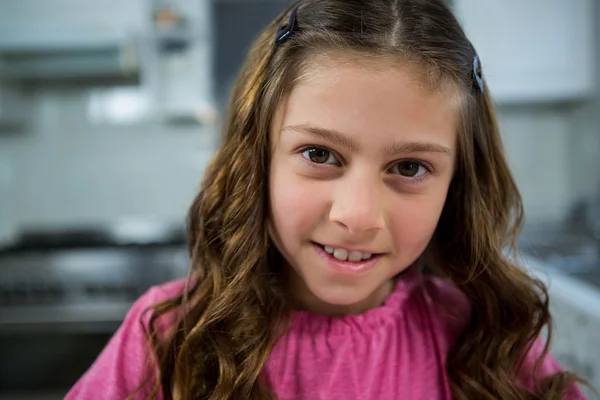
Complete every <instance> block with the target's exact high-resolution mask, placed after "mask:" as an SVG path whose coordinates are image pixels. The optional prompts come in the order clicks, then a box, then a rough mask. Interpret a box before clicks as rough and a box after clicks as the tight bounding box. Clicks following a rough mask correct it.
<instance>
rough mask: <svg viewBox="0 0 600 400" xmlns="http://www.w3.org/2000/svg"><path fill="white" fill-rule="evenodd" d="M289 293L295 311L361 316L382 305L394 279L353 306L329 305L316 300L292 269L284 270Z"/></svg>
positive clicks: (392, 286)
mask: <svg viewBox="0 0 600 400" xmlns="http://www.w3.org/2000/svg"><path fill="white" fill-rule="evenodd" d="M286 269H287V271H289V273H287V274H286V275H288V276H287V277H286V282H287V286H288V287H289V292H290V293H291V295H292V306H293V308H294V309H297V310H304V311H309V312H312V313H315V314H320V315H324V316H327V317H344V316H347V315H358V314H363V313H365V312H367V311H369V310H371V309H373V308H376V307H379V306H380V305H382V304H383V302H384V301H385V299H386V298H387V297H388V296H389V294H390V293H391V292H392V290H393V288H394V282H395V279H393V278H392V279H389V280H387V281H385V282H384V283H383V284H382V285H381V286H379V287H378V288H377V290H375V292H373V293H372V294H371V295H370V296H369V297H367V298H366V299H364V300H362V301H360V302H358V303H354V304H344V305H339V304H329V303H326V302H324V301H322V300H320V299H319V298H317V297H316V296H315V295H314V294H312V292H311V291H310V290H309V288H308V287H307V286H306V284H305V283H304V280H303V279H302V278H301V277H300V276H299V275H298V274H297V273H296V271H294V269H293V268H291V267H287V268H286Z"/></svg>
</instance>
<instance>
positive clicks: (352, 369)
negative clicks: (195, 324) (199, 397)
mask: <svg viewBox="0 0 600 400" xmlns="http://www.w3.org/2000/svg"><path fill="white" fill-rule="evenodd" d="M183 284H184V283H183V282H182V281H177V282H172V283H168V284H166V285H162V286H158V287H155V288H153V289H151V290H149V291H148V292H147V293H146V294H145V295H144V296H142V297H141V298H140V299H139V300H138V301H137V302H136V303H135V304H134V306H133V307H132V309H131V311H130V312H129V314H128V315H127V317H126V318H125V321H124V322H123V324H122V326H121V327H120V329H119V330H118V332H117V333H116V334H115V335H114V337H113V338H112V339H111V341H110V342H109V343H108V345H107V346H106V348H105V349H104V351H103V352H102V353H101V354H100V356H99V357H98V359H97V360H96V361H95V363H94V364H93V365H92V366H91V368H90V369H89V370H88V371H87V372H86V373H85V374H84V375H83V376H82V377H81V379H80V380H79V381H78V382H77V383H76V384H75V386H74V387H73V388H72V389H71V391H70V392H69V394H68V395H67V397H66V399H67V400H72V399H103V400H113V399H114V400H117V399H124V398H126V397H127V396H128V395H129V394H130V393H132V392H133V391H134V390H135V389H136V388H137V387H138V386H139V385H140V383H141V382H142V381H143V379H144V377H145V376H146V374H147V372H148V369H147V368H146V367H145V364H144V362H145V360H146V354H147V352H148V351H149V347H148V346H147V345H146V344H145V339H144V334H143V331H142V328H141V326H140V318H142V312H143V311H144V309H146V307H148V306H149V305H151V304H154V303H156V302H158V301H161V300H164V299H166V298H168V297H172V296H175V295H177V294H179V293H180V292H181V291H182V289H183ZM423 289H425V290H423ZM424 293H427V295H426V296H425V295H424ZM469 309H470V307H469V304H468V302H467V300H466V299H465V297H464V296H463V295H462V294H461V293H460V292H459V291H458V290H456V289H455V288H454V287H453V286H451V285H449V284H447V283H444V282H442V281H441V280H438V279H429V280H425V281H423V282H421V284H420V283H419V279H418V276H417V275H416V274H414V273H409V274H407V275H405V276H403V278H402V279H399V280H398V282H397V284H396V286H395V290H394V291H393V292H392V293H391V294H390V296H389V297H388V299H387V300H386V302H385V303H384V304H383V305H382V306H380V307H378V308H376V309H373V310H370V311H368V312H367V313H365V314H362V315H357V316H348V317H344V318H335V319H334V318H327V317H324V316H319V315H315V314H311V313H308V312H297V313H296V314H295V315H294V318H293V322H292V326H291V327H290V329H289V331H288V332H287V333H286V335H285V336H284V337H283V338H281V340H280V341H279V342H278V343H277V344H276V346H275V347H274V349H273V352H272V354H271V357H270V359H269V362H268V365H267V368H266V371H265V372H266V375H267V377H268V379H269V381H270V383H271V385H272V387H273V389H274V390H275V392H276V393H277V395H278V396H279V399H280V400H292V399H295V400H301V399H306V400H308V399H310V400H319V399H323V400H325V399H327V400H331V399H361V400H385V399H406V400H408V399H428V400H434V399H451V397H452V396H451V392H450V388H449V385H448V378H447V375H446V372H445V368H444V365H445V362H446V353H447V351H448V349H449V347H450V346H451V345H452V344H453V343H454V341H455V340H456V338H457V337H458V335H459V334H460V332H461V331H462V329H463V328H464V321H466V320H467V319H468V313H469ZM144 317H145V318H144V321H145V322H144V323H147V317H146V316H144ZM542 347H543V343H542V342H541V341H538V343H537V344H536V346H535V348H534V349H533V350H532V351H531V352H530V356H529V357H528V358H527V362H526V366H527V368H524V370H531V366H532V365H533V363H534V362H535V360H536V359H537V357H539V354H540V351H541V349H542ZM560 369H561V368H560V366H559V365H558V363H557V362H556V361H555V360H554V358H552V357H551V356H548V357H547V358H546V359H545V360H544V363H543V367H542V370H541V373H540V375H541V376H546V375H548V374H552V373H554V372H557V371H560ZM521 381H522V382H523V384H524V385H528V386H530V385H531V376H530V374H528V373H526V374H524V375H523V376H522V377H521ZM150 388H151V384H148V385H145V386H144V390H142V391H140V392H139V393H138V394H137V395H136V396H135V398H136V399H138V398H139V399H143V398H146V397H147V395H148V394H149V390H150ZM567 398H568V399H569V400H580V399H584V396H583V394H582V393H581V392H580V391H579V389H578V388H574V389H573V390H572V392H571V393H570V394H569V396H568V397H567Z"/></svg>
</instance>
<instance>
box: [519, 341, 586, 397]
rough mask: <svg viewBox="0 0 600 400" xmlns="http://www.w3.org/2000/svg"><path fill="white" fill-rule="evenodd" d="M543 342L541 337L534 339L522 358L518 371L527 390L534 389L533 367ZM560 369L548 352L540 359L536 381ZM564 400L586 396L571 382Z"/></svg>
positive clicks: (543, 344)
mask: <svg viewBox="0 0 600 400" xmlns="http://www.w3.org/2000/svg"><path fill="white" fill-rule="evenodd" d="M545 344H546V342H545V341H544V340H542V339H541V338H538V339H537V340H536V342H535V343H534V344H533V346H532V347H531V350H530V351H529V353H528V354H527V357H526V358H525V360H524V363H523V366H522V368H521V370H520V371H519V381H520V383H521V384H522V385H523V386H525V387H526V388H527V389H529V390H534V378H533V374H534V368H535V364H536V362H537V361H538V360H539V359H540V357H541V356H542V353H543V351H544V346H545ZM562 371H563V368H562V367H561V365H560V364H559V363H558V361H556V359H555V358H554V357H553V356H552V355H551V354H550V353H548V354H546V356H545V358H544V360H543V361H542V364H541V365H540V369H539V371H538V376H537V379H538V381H541V380H543V379H544V378H546V377H549V376H551V375H554V374H556V373H558V372H562ZM564 400H586V397H585V396H584V394H583V392H582V391H581V389H580V388H579V387H578V386H577V385H576V384H573V385H572V386H571V387H570V388H569V389H568V391H567V393H566V395H565V397H564Z"/></svg>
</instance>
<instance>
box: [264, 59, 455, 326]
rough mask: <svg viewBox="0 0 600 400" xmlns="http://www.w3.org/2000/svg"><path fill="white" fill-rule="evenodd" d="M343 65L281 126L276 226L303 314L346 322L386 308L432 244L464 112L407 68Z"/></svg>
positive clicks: (316, 66) (275, 149)
mask: <svg viewBox="0 0 600 400" xmlns="http://www.w3.org/2000/svg"><path fill="white" fill-rule="evenodd" d="M335 61H336V60H334V59H328V60H323V59H321V60H320V61H318V62H314V63H313V65H312V68H310V70H309V72H308V73H306V74H304V75H303V77H302V78H301V79H300V80H299V82H298V83H297V85H296V86H295V88H294V89H293V90H292V92H291V93H290V95H289V97H288V98H287V99H286V102H285V103H284V104H282V105H281V107H280V108H279V110H278V112H277V114H276V116H275V118H274V121H273V124H272V129H271V143H272V145H271V146H272V147H271V167H270V171H269V201H270V217H269V218H270V220H269V223H270V234H271V237H272V239H273V240H274V242H275V244H276V245H277V247H278V249H279V250H280V252H281V253H282V254H283V256H284V257H285V259H286V260H287V262H288V264H289V267H290V268H289V269H287V271H289V274H288V275H289V276H288V279H289V281H288V284H289V290H290V291H291V293H292V295H293V297H294V299H295V300H296V301H297V303H298V306H299V307H302V308H305V309H309V310H312V311H314V312H318V313H322V314H328V315H344V314H355V313H361V312H364V311H366V310H368V309H370V308H373V307H376V306H377V305H379V304H380V303H381V302H382V301H383V300H384V299H385V297H386V296H387V295H388V293H389V292H390V290H391V289H392V286H393V283H392V278H393V277H394V276H395V275H397V274H398V273H400V272H402V271H403V270H405V269H406V268H408V267H409V266H410V265H411V264H412V263H413V262H414V261H415V260H416V259H417V258H418V257H419V256H420V255H421V253H422V252H423V251H424V250H425V248H426V246H427V245H428V243H429V241H430V239H431V237H432V235H433V233H434V230H435V228H436V225H437V222H438V219H439V217H440V214H441V212H442V208H443V206H444V202H445V200H446V194H447V192H448V187H449V185H450V181H451V179H452V175H453V167H454V161H455V157H456V142H457V137H456V130H457V120H458V107H459V102H458V100H457V99H458V97H457V96H456V95H455V93H454V92H453V91H452V90H451V89H447V90H439V91H437V92H432V91H430V90H428V89H427V88H426V85H424V84H421V82H420V80H419V79H418V76H419V75H418V74H417V73H415V69H414V67H411V66H409V65H402V64H392V63H391V62H390V63H388V64H387V65H379V66H375V64H374V63H373V62H367V61H362V62H360V61H356V60H355V61H353V62H347V60H346V62H339V61H340V59H338V60H337V61H338V62H337V63H336V62H335ZM331 253H333V254H331Z"/></svg>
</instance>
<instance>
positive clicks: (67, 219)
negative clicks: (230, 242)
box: [0, 89, 215, 239]
mask: <svg viewBox="0 0 600 400" xmlns="http://www.w3.org/2000/svg"><path fill="white" fill-rule="evenodd" d="M32 97H33V99H32V103H33V109H34V112H33V113H32V115H33V120H32V121H31V129H30V130H29V131H26V132H20V133H15V134H6V133H4V134H2V133H0V239H1V238H3V237H4V238H6V237H7V236H9V235H10V234H11V233H14V231H15V229H17V228H18V227H21V226H40V225H41V226H61V225H65V224H67V225H69V224H82V223H110V222H111V221H113V220H116V219H120V218H124V217H128V218H129V217H136V218H138V217H139V218H151V219H155V220H158V221H166V222H175V223H180V222H182V221H183V218H184V216H185V212H186V210H187V207H188V205H189V203H190V202H191V200H192V198H193V196H194V194H195V192H196V190H197V188H198V186H199V183H200V180H201V177H202V174H203V170H204V166H205V165H206V163H207V162H208V161H209V159H210V157H211V156H212V153H213V149H214V142H215V134H214V129H209V128H202V127H200V126H193V127H189V126H188V127H178V128H174V127H159V126H130V127H126V126H121V127H115V126H108V125H104V126H93V125H91V124H89V123H88V122H87V121H86V108H85V107H86V104H87V103H86V93H85V92H83V91H79V90H64V89H63V90H59V89H55V90H44V91H39V92H35V93H34V95H33V96H32Z"/></svg>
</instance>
